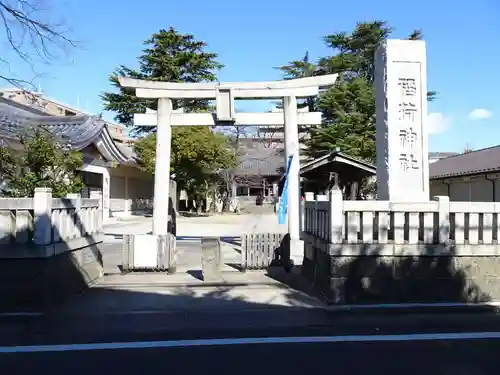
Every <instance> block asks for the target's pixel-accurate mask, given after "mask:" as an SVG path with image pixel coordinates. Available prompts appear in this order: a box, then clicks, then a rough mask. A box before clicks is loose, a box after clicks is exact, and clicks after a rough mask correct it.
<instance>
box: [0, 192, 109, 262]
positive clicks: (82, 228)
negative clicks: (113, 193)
mask: <svg viewBox="0 0 500 375" xmlns="http://www.w3.org/2000/svg"><path fill="white" fill-rule="evenodd" d="M101 202H102V199H101V193H100V192H93V193H92V194H91V197H90V199H82V198H80V197H79V195H78V194H71V195H69V196H68V197H67V198H62V199H59V198H52V193H51V189H49V188H37V189H36V190H35V195H34V197H33V198H0V258H26V257H48V256H52V255H57V254H60V253H63V252H66V251H72V250H76V249H80V248H83V247H87V246H90V245H93V244H95V243H97V242H100V241H101V238H100V235H101V233H102V207H101Z"/></svg>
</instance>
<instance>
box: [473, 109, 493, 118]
mask: <svg viewBox="0 0 500 375" xmlns="http://www.w3.org/2000/svg"><path fill="white" fill-rule="evenodd" d="M492 115H493V114H492V113H491V112H490V111H488V110H487V109H484V108H476V109H474V110H473V111H472V112H471V113H469V120H472V121H477V120H484V119H487V118H490V117H491V116H492Z"/></svg>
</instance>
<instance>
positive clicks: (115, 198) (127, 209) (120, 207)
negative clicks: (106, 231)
mask: <svg viewBox="0 0 500 375" xmlns="http://www.w3.org/2000/svg"><path fill="white" fill-rule="evenodd" d="M109 173H110V178H111V184H110V213H111V215H112V216H116V217H119V216H129V215H131V214H140V213H144V212H147V211H150V210H152V208H153V186H154V179H153V176H151V175H150V174H148V173H145V172H143V171H141V170H140V169H138V168H135V167H131V166H126V165H120V166H118V167H117V168H110V169H109Z"/></svg>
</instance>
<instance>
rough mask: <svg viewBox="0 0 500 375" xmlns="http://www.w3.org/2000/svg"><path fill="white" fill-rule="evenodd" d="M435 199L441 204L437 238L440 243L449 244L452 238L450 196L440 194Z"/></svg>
mask: <svg viewBox="0 0 500 375" xmlns="http://www.w3.org/2000/svg"><path fill="white" fill-rule="evenodd" d="M433 200H435V201H437V202H438V204H439V208H438V217H439V219H438V223H439V224H438V225H439V227H438V231H437V237H438V238H437V240H438V243H439V244H442V245H447V244H448V242H449V240H450V197H448V196H445V195H439V196H436V197H433Z"/></svg>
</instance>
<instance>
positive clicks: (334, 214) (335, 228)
mask: <svg viewBox="0 0 500 375" xmlns="http://www.w3.org/2000/svg"><path fill="white" fill-rule="evenodd" d="M329 201H330V236H329V238H330V243H332V244H340V243H342V240H343V238H342V228H343V226H344V201H343V198H342V192H341V191H340V190H339V189H336V188H334V189H332V190H330V192H329Z"/></svg>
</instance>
